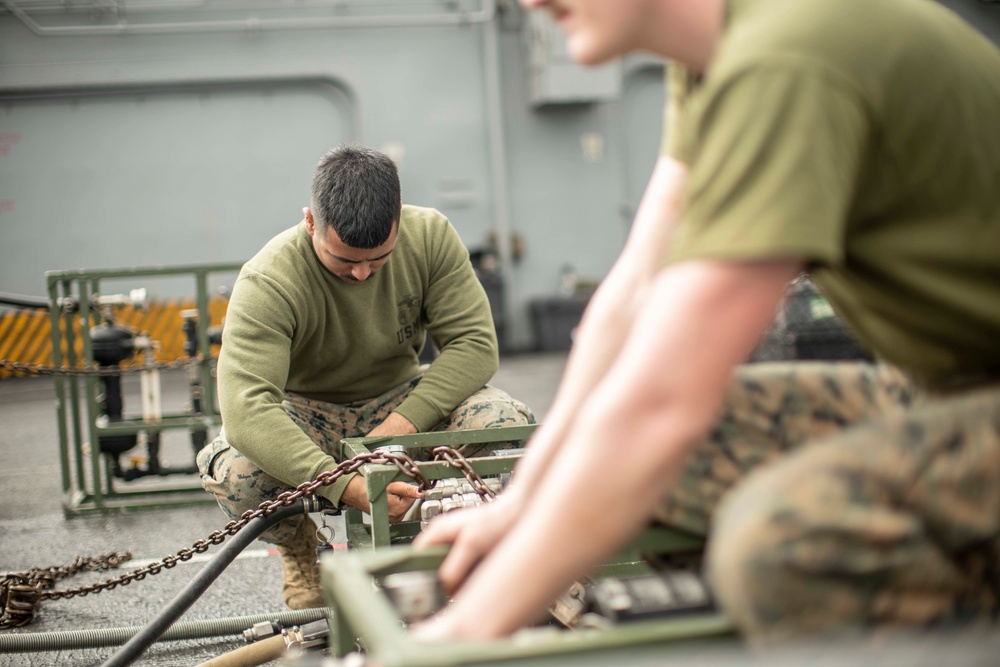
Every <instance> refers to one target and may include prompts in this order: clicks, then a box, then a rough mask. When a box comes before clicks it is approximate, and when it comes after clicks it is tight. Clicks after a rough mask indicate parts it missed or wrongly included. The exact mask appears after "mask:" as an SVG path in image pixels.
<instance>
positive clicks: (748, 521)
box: [706, 471, 812, 637]
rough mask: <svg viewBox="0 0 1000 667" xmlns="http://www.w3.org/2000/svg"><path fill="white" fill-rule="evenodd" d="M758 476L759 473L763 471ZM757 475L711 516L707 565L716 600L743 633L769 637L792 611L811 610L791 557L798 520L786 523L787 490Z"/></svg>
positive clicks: (799, 535) (766, 476)
mask: <svg viewBox="0 0 1000 667" xmlns="http://www.w3.org/2000/svg"><path fill="white" fill-rule="evenodd" d="M762 472H763V471H762ZM769 472H770V471H766V472H764V474H760V473H758V474H757V475H754V476H751V478H749V479H748V480H746V481H745V482H744V483H743V484H741V485H740V486H739V487H737V488H736V489H735V490H734V491H732V492H731V493H730V494H729V496H728V497H727V498H726V500H725V501H724V502H723V504H722V506H721V507H720V508H719V511H718V513H717V514H716V517H715V521H714V523H713V526H712V531H711V535H710V538H709V543H708V544H709V546H708V552H707V554H706V566H707V573H708V578H709V581H710V582H711V585H712V588H713V592H714V594H715V597H716V600H717V602H718V603H719V605H720V606H721V607H722V609H723V610H724V611H725V612H726V614H727V615H728V616H729V617H730V619H731V620H732V621H733V622H734V623H736V625H737V626H738V627H739V628H740V629H741V630H742V631H744V632H745V633H747V634H748V635H750V636H751V637H752V636H753V635H759V634H762V633H764V634H767V633H773V631H774V628H775V627H777V626H785V625H787V622H788V619H789V618H790V617H792V616H794V615H796V614H797V613H798V611H797V610H801V609H803V608H809V607H810V606H811V603H810V601H809V600H808V596H809V595H811V594H812V593H811V590H810V589H809V587H808V586H803V585H802V584H803V578H802V572H801V571H800V570H799V568H797V567H796V565H795V563H793V562H792V561H793V560H798V558H799V557H800V556H802V554H800V553H797V554H792V553H791V552H792V551H797V550H798V549H799V548H800V547H801V540H802V537H803V536H802V533H801V523H800V522H799V521H795V520H793V521H788V512H789V504H788V498H789V495H788V494H789V493H790V492H791V489H789V488H788V487H786V486H785V485H783V484H781V483H780V480H779V479H778V478H777V476H776V475H773V474H767V473H769Z"/></svg>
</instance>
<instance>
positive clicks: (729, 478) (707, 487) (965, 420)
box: [657, 362, 1000, 646]
mask: <svg viewBox="0 0 1000 667" xmlns="http://www.w3.org/2000/svg"><path fill="white" fill-rule="evenodd" d="M657 519H658V520H659V521H662V522H664V523H666V524H668V525H671V526H674V527H678V528H682V529H685V530H687V531H691V532H695V533H698V534H702V535H708V536H709V540H708V549H707V553H706V564H707V572H708V576H709V580H710V581H711V583H712V586H713V588H714V590H715V593H716V597H717V599H718V601H719V603H720V605H721V606H722V608H723V609H724V611H725V612H726V613H727V614H728V615H729V616H730V617H731V618H732V619H733V620H734V622H735V623H736V624H737V625H738V627H739V628H740V629H741V631H742V632H743V633H744V634H745V636H746V637H747V638H748V639H749V640H750V641H751V643H753V644H756V645H759V646H764V645H769V644H773V643H777V642H783V641H786V640H789V639H794V638H799V637H805V636H829V635H838V634H840V633H882V632H886V631H892V630H894V629H906V628H914V627H928V626H931V625H952V624H962V625H965V624H969V625H972V626H978V625H988V624H989V623H992V622H994V621H995V620H996V618H997V615H998V612H1000V604H998V601H1000V384H993V385H988V386H983V387H979V388H977V389H969V390H965V391H961V392H952V393H950V394H935V395H932V394H929V393H927V392H925V391H922V390H920V389H918V388H917V387H916V386H915V385H913V384H912V383H911V382H909V381H908V379H907V378H906V377H905V376H904V375H903V374H902V373H900V372H899V371H897V370H895V369H893V368H890V367H887V366H882V365H871V364H863V363H857V364H855V363H801V362H800V363H774V364H751V365H747V366H745V367H743V368H741V369H740V370H739V371H738V372H737V375H736V377H735V378H734V382H733V383H732V385H731V387H730V389H729V390H728V394H727V396H726V400H725V402H724V406H723V410H722V413H721V415H720V419H719V421H718V423H717V425H716V426H715V428H714V429H713V430H712V431H711V433H710V434H709V436H708V437H707V439H706V440H705V441H704V442H703V443H701V444H700V446H699V447H698V449H697V450H696V451H695V452H694V453H693V455H692V456H691V458H690V459H689V461H688V462H687V468H686V470H685V472H684V474H683V476H682V478H681V480H680V481H679V483H678V484H677V485H675V486H674V487H673V489H672V490H671V492H670V493H669V494H668V495H667V497H665V498H664V500H663V503H662V506H661V507H659V508H658V510H657Z"/></svg>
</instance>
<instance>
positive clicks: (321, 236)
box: [306, 214, 399, 285]
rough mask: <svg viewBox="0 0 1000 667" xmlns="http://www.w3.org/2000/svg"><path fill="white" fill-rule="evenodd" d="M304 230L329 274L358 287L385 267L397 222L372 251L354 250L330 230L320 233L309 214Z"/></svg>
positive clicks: (367, 249)
mask: <svg viewBox="0 0 1000 667" xmlns="http://www.w3.org/2000/svg"><path fill="white" fill-rule="evenodd" d="M306 230H307V231H308V232H309V234H310V236H312V244H313V250H315V251H316V257H318V258H319V261H320V262H321V263H322V264H323V266H325V267H326V268H327V269H328V270H329V271H330V273H332V274H333V275H335V276H337V277H338V278H340V279H341V280H343V281H344V282H345V283H350V284H351V285H360V284H361V283H363V282H364V281H366V280H368V278H370V277H371V276H372V275H374V274H375V273H376V272H377V271H378V270H379V269H381V268H382V267H383V266H385V264H386V262H388V261H389V257H390V256H391V255H392V251H393V249H394V248H395V247H396V235H397V232H398V231H399V223H398V222H397V223H396V225H395V226H393V228H392V232H391V233H390V234H389V238H387V239H386V240H385V243H383V244H382V245H380V246H378V247H376V248H354V247H352V246H349V245H347V244H346V243H344V242H343V241H341V240H340V237H339V236H337V232H335V231H333V228H332V227H326V228H324V229H323V230H322V231H321V230H320V229H318V228H317V227H316V225H315V221H314V220H313V217H312V215H311V214H309V215H307V216H306Z"/></svg>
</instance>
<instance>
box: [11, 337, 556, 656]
mask: <svg viewBox="0 0 1000 667" xmlns="http://www.w3.org/2000/svg"><path fill="white" fill-rule="evenodd" d="M564 364H565V354H561V353H555V354H538V355H519V356H514V357H510V358H505V359H504V360H503V361H502V362H501V368H500V370H499V371H498V373H497V375H496V376H495V378H494V380H493V381H492V383H491V384H493V385H494V386H497V387H500V388H502V389H505V390H507V391H509V392H510V393H511V394H512V395H514V396H516V397H518V398H520V399H521V400H523V401H524V402H526V403H527V404H528V405H530V406H531V407H532V409H533V410H534V411H535V412H536V414H537V416H538V417H539V418H541V417H542V416H544V413H545V410H546V409H547V408H548V406H549V403H550V402H551V399H552V395H553V393H554V391H555V387H556V384H557V382H558V379H559V376H560V374H561V372H562V368H563V366H564ZM133 382H134V380H133V379H132V378H131V377H130V378H129V380H128V382H127V383H126V385H125V391H124V392H123V393H124V397H125V401H126V410H128V409H129V408H130V407H131V406H132V405H133V404H134V403H137V402H138V394H137V393H134V390H135V387H134V386H132V384H131V383H133ZM186 392H187V388H186V380H185V377H184V375H183V373H180V374H177V373H174V372H171V374H165V377H164V382H163V403H164V409H165V410H167V409H169V407H170V406H171V405H174V406H180V405H183V403H184V402H185V401H186V399H187V393H186ZM176 435H177V436H178V437H179V438H180V440H181V441H180V442H170V441H169V438H168V437H167V436H165V437H164V447H163V449H164V455H163V460H164V461H166V462H171V463H173V464H174V465H177V466H181V465H188V464H190V459H191V447H190V444H188V441H187V439H186V438H187V434H186V432H181V431H178V432H177V433H176ZM58 437H59V436H58V430H57V422H56V411H55V391H54V382H53V381H52V379H51V378H24V379H12V380H5V381H3V382H0V572H17V571H22V570H25V569H28V568H30V567H33V566H43V567H44V566H50V565H63V564H68V563H70V562H72V561H73V559H74V558H75V557H76V556H78V555H97V554H101V553H105V552H108V551H125V550H132V552H133V554H134V557H133V559H132V560H131V561H130V562H129V563H126V564H125V565H124V566H123V567H122V569H121V570H120V571H117V572H112V573H105V572H88V573H82V574H78V575H76V576H74V577H72V578H68V579H64V580H62V581H61V582H60V584H59V585H58V586H57V588H66V587H75V586H77V585H82V584H86V583H96V582H98V581H104V580H105V579H107V578H108V577H109V576H112V574H113V575H114V576H118V575H120V574H123V573H125V572H129V571H131V570H133V569H136V568H138V567H141V566H143V565H146V564H148V563H150V562H153V561H156V560H159V559H161V558H163V557H164V556H167V555H169V554H173V553H176V552H177V550H178V549H181V548H184V547H189V546H191V544H192V543H193V542H194V541H196V540H198V539H201V538H204V537H206V536H207V535H208V534H209V533H211V532H212V531H213V530H216V529H218V528H221V527H222V526H223V525H225V523H226V518H225V516H224V515H223V514H222V512H221V511H220V510H219V509H218V507H216V506H215V505H214V504H210V505H200V506H194V507H183V508H167V509H143V510H129V511H119V512H115V513H111V514H86V515H81V516H74V517H71V518H67V517H66V516H65V515H64V512H63V504H62V501H63V499H62V487H61V481H60V480H61V472H60V463H59V450H58V442H59V440H58ZM173 479H174V480H175V481H174V482H172V483H177V482H178V481H186V483H187V484H196V483H197V479H196V477H195V476H184V477H175V478H173ZM140 482H141V483H143V484H162V483H164V482H162V481H159V480H152V479H145V480H140V481H139V482H133V483H132V484H139V483H140ZM268 547H269V545H267V544H265V543H263V542H255V543H254V544H253V545H252V546H250V547H249V548H248V549H247V550H246V551H244V553H243V555H242V556H241V557H240V558H238V559H237V560H236V561H235V562H234V563H233V564H232V565H231V566H230V567H229V568H228V569H227V570H226V571H225V572H224V573H223V574H222V576H220V577H219V579H218V580H217V581H216V582H215V584H214V585H212V587H211V588H209V590H208V591H207V592H206V593H205V595H204V596H202V597H201V598H200V599H199V600H198V601H197V602H195V603H194V605H193V606H192V607H191V608H190V609H189V610H188V612H187V613H186V614H185V615H184V616H183V617H182V618H181V620H182V621H188V620H195V619H214V618H228V617H233V616H246V615H253V614H265V613H273V612H281V611H284V605H283V603H282V600H281V561H280V558H279V557H278V556H277V554H276V553H275V552H274V551H273V550H272V549H269V548H268ZM214 552H215V549H213V550H211V551H209V552H208V554H206V555H205V556H203V557H200V558H197V560H198V562H188V563H181V564H179V565H178V566H177V567H176V568H174V569H173V570H172V571H166V572H163V573H161V574H159V575H157V576H155V577H150V578H147V579H146V580H144V581H139V582H133V583H132V584H130V585H129V586H126V587H122V588H119V589H116V590H112V591H105V592H102V593H100V594H98V595H89V596H86V597H77V598H73V599H69V600H53V601H46V602H44V603H43V604H42V606H41V608H40V610H39V612H38V614H37V615H36V617H35V620H34V622H33V623H32V624H31V625H29V626H27V627H25V628H20V629H16V630H11V631H9V632H49V631H64V630H87V629H101V628H117V627H125V626H136V625H143V624H145V623H146V622H147V621H149V620H150V619H152V618H155V617H156V615H157V614H158V613H159V612H160V611H161V609H162V608H163V607H164V605H165V604H166V603H168V602H169V601H170V600H172V599H173V597H174V595H176V593H177V592H178V591H180V590H181V589H182V588H183V587H184V585H185V584H186V583H187V582H188V581H189V580H190V579H191V577H192V576H193V575H194V574H195V573H196V572H197V570H198V569H199V568H201V567H203V563H204V558H205V557H210V556H211V554H213V553H214ZM193 560H194V559H193ZM241 645H242V639H240V638H239V637H235V638H212V639H200V640H184V641H170V642H162V643H159V644H156V645H154V646H153V647H152V648H151V649H150V650H149V651H148V652H147V653H146V654H145V655H144V656H143V657H142V658H141V659H140V660H139V661H138V662H136V663H135V664H138V665H149V666H153V665H156V666H164V667H166V666H168V665H169V666H173V665H177V666H180V665H184V666H191V665H196V664H198V663H200V662H203V661H205V660H208V659H209V658H211V657H214V656H217V655H220V654H222V653H225V652H227V651H229V650H232V649H234V648H237V647H239V646H241ZM114 650H115V649H114V648H112V647H108V648H94V649H77V650H73V651H45V652H35V653H17V654H0V665H26V666H27V665H31V666H39V667H41V666H46V665H52V666H57V665H58V666H62V665H99V664H101V663H102V662H104V661H105V660H106V659H107V658H108V657H110V656H111V655H112V654H113V653H114Z"/></svg>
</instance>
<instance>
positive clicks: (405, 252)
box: [218, 206, 499, 502]
mask: <svg viewBox="0 0 1000 667" xmlns="http://www.w3.org/2000/svg"><path fill="white" fill-rule="evenodd" d="M426 332H430V335H431V337H432V338H433V340H434V343H435V344H436V345H437V347H438V349H439V350H440V351H441V353H440V355H439V356H438V357H437V358H436V359H435V361H434V363H432V364H431V366H430V368H429V369H427V372H426V373H425V374H424V376H423V378H422V379H421V381H420V383H419V384H418V385H417V386H416V387H415V388H414V389H413V390H412V391H411V392H410V394H409V396H408V397H407V398H406V399H405V400H404V401H403V402H402V404H401V405H400V406H399V407H398V408H397V409H396V412H398V413H400V414H401V415H403V416H404V417H406V418H407V419H408V420H410V422H412V423H413V424H414V425H415V426H416V427H417V428H418V429H419V430H427V429H429V428H430V427H432V426H434V425H435V424H436V423H437V422H439V421H440V420H442V419H444V418H445V417H447V416H448V415H449V414H450V413H451V411H452V410H453V409H454V408H455V407H456V406H457V405H458V404H459V403H460V402H462V401H463V400H465V399H466V398H467V397H468V396H470V395H471V394H473V393H474V392H476V391H477V390H479V389H480V388H482V387H483V385H485V384H486V383H487V382H488V381H489V379H490V378H491V377H492V376H493V374H494V373H495V372H496V369H497V365H498V363H499V360H498V351H497V341H496V333H495V330H494V327H493V319H492V316H491V314H490V306H489V301H488V300H487V298H486V293H485V291H484V290H483V287H482V285H481V284H480V283H479V281H478V279H477V278H476V276H475V272H474V271H473V268H472V264H471V263H470V261H469V253H468V251H467V250H466V249H465V246H463V245H462V242H461V239H460V238H459V236H458V233H457V232H456V231H455V229H454V228H453V227H452V225H451V223H449V222H448V220H447V219H446V218H445V217H444V216H443V215H441V214H440V213H439V212H437V211H435V210H433V209H429V208H419V207H416V206H404V207H403V210H402V213H401V215H400V221H399V233H398V235H397V240H396V246H395V248H394V249H393V251H392V255H391V256H390V258H389V261H388V262H386V264H385V265H384V266H383V267H382V268H381V269H380V270H379V271H377V272H376V273H375V274H373V275H372V276H371V277H370V278H369V279H368V280H366V281H365V282H363V283H361V284H358V285H355V284H349V283H346V282H344V281H343V280H341V279H340V278H338V277H336V276H335V275H333V274H332V273H330V271H328V270H327V269H326V267H324V266H323V265H322V264H321V263H320V261H319V259H318V258H317V257H316V253H315V251H314V249H313V246H312V237H310V236H309V233H308V232H307V231H306V227H305V222H300V223H299V224H298V225H297V226H295V227H293V228H291V229H288V230H286V231H285V232H283V233H281V234H279V235H278V236H276V237H275V238H273V239H272V240H271V241H269V242H268V243H267V245H265V246H264V248H263V249H261V250H260V252H258V253H257V255H255V256H254V257H253V258H252V259H251V260H250V261H248V262H247V263H246V264H245V265H244V266H243V270H242V271H241V272H240V275H239V278H237V280H236V284H235V285H234V287H233V293H232V297H231V299H230V302H229V308H228V311H227V313H226V325H225V328H224V329H223V340H222V351H221V353H220V356H219V367H218V375H219V404H220V407H221V410H222V419H223V425H224V427H225V430H226V439H227V441H228V442H229V443H230V444H231V445H232V446H233V447H235V448H236V449H238V450H239V451H240V452H241V453H243V454H244V455H245V456H246V457H247V458H249V459H250V460H251V461H253V462H254V463H255V464H257V466H259V467H260V468H261V469H262V470H264V472H266V473H268V474H269V475H271V476H273V477H276V478H277V479H280V480H281V481H283V482H285V483H287V484H290V485H292V486H296V485H298V484H300V483H302V482H304V481H309V480H312V479H314V478H315V477H316V476H317V475H318V474H319V473H320V472H323V471H324V470H329V469H332V468H333V467H335V466H336V461H335V460H334V459H332V458H331V457H330V456H328V455H326V454H325V453H324V452H323V451H322V450H320V448H319V447H317V446H315V445H314V444H313V443H312V441H311V440H310V439H309V438H308V437H307V436H306V435H305V433H303V432H302V430H301V429H299V427H298V426H296V425H295V423H294V422H292V420H291V418H290V417H288V415H287V414H286V413H285V411H284V408H283V407H282V405H281V402H282V399H283V398H284V394H285V391H286V390H287V391H293V392H295V393H297V394H302V395H303V396H306V397H308V398H312V399H316V400H321V401H327V402H331V403H338V404H347V403H353V402H355V401H362V400H368V399H372V398H375V397H377V396H379V395H381V394H383V393H385V392H387V391H389V390H390V389H392V388H393V387H396V386H398V385H400V384H402V383H404V382H406V381H408V380H411V379H412V378H414V377H416V376H417V374H418V372H419V360H418V355H419V353H420V350H421V348H422V347H423V343H424V338H425V335H426ZM341 481H342V482H343V481H344V480H341ZM344 485H345V484H343V483H338V484H335V485H333V486H331V487H327V488H326V489H324V491H323V494H324V495H326V496H327V497H328V498H330V499H331V500H333V501H334V502H338V501H339V498H340V493H341V491H342V489H343V486H344Z"/></svg>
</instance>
